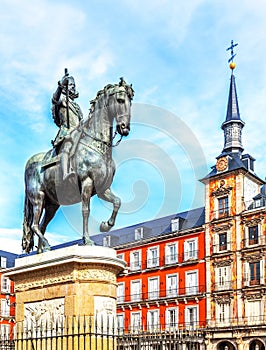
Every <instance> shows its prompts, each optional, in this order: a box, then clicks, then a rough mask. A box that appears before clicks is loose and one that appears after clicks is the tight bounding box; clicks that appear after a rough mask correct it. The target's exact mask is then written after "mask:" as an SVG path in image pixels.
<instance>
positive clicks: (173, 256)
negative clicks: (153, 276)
mask: <svg viewBox="0 0 266 350" xmlns="http://www.w3.org/2000/svg"><path fill="white" fill-rule="evenodd" d="M172 248H173V250H174V252H172V251H171V250H172ZM177 262H178V243H177V242H173V243H168V244H166V246H165V264H167V265H168V264H169V265H170V264H175V263H177Z"/></svg>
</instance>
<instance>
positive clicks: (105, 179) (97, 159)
mask: <svg viewBox="0 0 266 350" xmlns="http://www.w3.org/2000/svg"><path fill="white" fill-rule="evenodd" d="M133 96H134V90H133V89H132V86H131V85H127V84H126V83H125V81H124V80H123V79H121V81H120V83H119V84H114V85H111V84H109V85H107V86H105V87H104V89H103V90H100V91H99V92H98V93H97V96H96V98H95V100H94V101H93V105H92V109H91V110H90V113H89V116H88V119H86V121H84V122H83V125H82V126H81V127H80V129H75V130H73V131H72V133H71V138H72V140H73V145H74V146H73V148H74V152H73V154H72V156H71V159H70V160H71V164H72V168H73V170H74V172H75V177H74V178H71V179H67V180H65V181H62V178H63V176H62V169H61V167H60V162H59V161H58V159H59V157H60V152H59V154H58V155H56V154H55V150H50V151H49V152H48V153H38V154H36V155H34V156H32V157H31V158H30V159H29V160H28V162H27V164H26V168H25V205H24V222H23V237H22V248H23V250H25V251H26V252H27V253H29V252H30V251H31V250H32V249H33V247H34V235H37V236H38V239H39V240H38V253H40V252H44V251H48V250H50V245H49V243H48V241H47V239H46V238H45V237H44V234H45V230H46V227H47V225H48V224H49V222H50V221H51V220H52V219H53V217H54V215H55V213H56V211H57V210H58V208H59V207H60V205H71V204H75V203H79V202H81V203H82V217H83V242H84V244H86V245H92V244H93V242H92V241H91V239H90V237H89V229H88V219H89V214H90V199H91V197H92V196H94V195H95V194H97V195H98V197H99V198H101V199H103V200H105V201H108V202H111V203H112V204H113V212H112V215H111V217H110V218H109V220H107V221H106V222H102V223H101V225H100V230H101V231H102V232H108V231H109V230H110V229H111V228H112V227H113V226H114V224H115V219H116V215H117V212H118V210H119V208H120V205H121V201H120V198H118V197H116V196H115V195H114V194H113V193H112V191H111V190H110V186H111V184H112V181H113V177H114V173H115V164H114V161H113V159H112V147H113V144H112V141H113V120H114V119H115V120H116V132H117V133H119V134H120V135H121V137H123V136H127V135H128V134H129V131H130V117H131V101H132V99H133Z"/></svg>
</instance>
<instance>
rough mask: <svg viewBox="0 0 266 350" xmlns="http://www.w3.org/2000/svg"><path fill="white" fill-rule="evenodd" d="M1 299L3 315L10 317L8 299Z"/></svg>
mask: <svg viewBox="0 0 266 350" xmlns="http://www.w3.org/2000/svg"><path fill="white" fill-rule="evenodd" d="M0 301H1V313H0V314H1V316H4V317H9V316H10V305H8V303H7V302H6V299H0Z"/></svg>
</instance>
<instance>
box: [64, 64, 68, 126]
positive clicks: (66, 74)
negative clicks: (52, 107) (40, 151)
mask: <svg viewBox="0 0 266 350" xmlns="http://www.w3.org/2000/svg"><path fill="white" fill-rule="evenodd" d="M68 76H69V74H68V71H67V68H65V77H68ZM66 113H67V128H68V129H69V92H68V80H67V83H66Z"/></svg>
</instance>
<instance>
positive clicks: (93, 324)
mask: <svg viewBox="0 0 266 350" xmlns="http://www.w3.org/2000/svg"><path fill="white" fill-rule="evenodd" d="M183 326H184V325H183ZM12 337H13V339H12ZM12 337H10V338H9V339H8V338H5V339H4V338H3V337H1V335H0V349H1V350H14V349H16V350H24V349H34V350H43V349H45V350H59V349H60V350H65V349H67V350H140V349H144V348H147V349H157V348H158V344H160V347H159V348H158V350H161V349H165V350H175V349H176V350H181V349H182V348H183V347H182V345H183V344H190V345H191V348H192V346H194V348H198V345H199V343H201V342H202V341H203V339H204V330H203V329H199V327H197V324H196V323H195V324H191V325H187V327H177V325H175V324H174V325H168V327H167V328H166V327H165V329H164V330H162V327H161V326H160V325H155V324H151V325H150V326H149V327H146V328H141V327H137V328H134V327H132V328H131V329H130V330H128V331H125V329H124V327H123V326H121V325H118V324H117V323H116V320H115V319H114V318H112V317H108V318H100V319H98V321H97V318H94V317H92V316H91V317H88V316H87V317H71V318H70V317H67V318H65V319H64V320H63V321H62V320H61V322H60V323H54V324H52V323H51V322H48V321H47V322H45V323H44V324H39V325H37V324H36V323H31V322H28V323H27V322H25V323H21V322H19V323H18V324H17V327H16V331H15V332H14V334H13V335H12Z"/></svg>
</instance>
